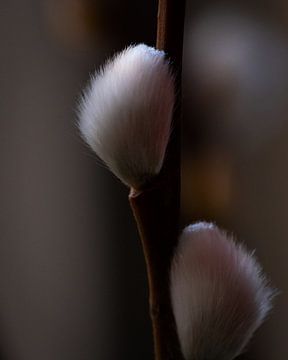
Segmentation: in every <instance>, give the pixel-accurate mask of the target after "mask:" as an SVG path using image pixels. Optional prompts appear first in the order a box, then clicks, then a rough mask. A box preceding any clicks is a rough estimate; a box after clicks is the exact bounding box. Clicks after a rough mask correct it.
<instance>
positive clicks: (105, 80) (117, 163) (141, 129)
mask: <svg viewBox="0 0 288 360" xmlns="http://www.w3.org/2000/svg"><path fill="white" fill-rule="evenodd" d="M173 107H174V77H173V75H172V74H171V72H170V68H169V62H168V61H167V60H166V59H165V54H164V52H163V51H158V50H155V49H154V48H151V47H148V46H146V45H144V44H140V45H136V46H130V47H128V48H127V49H125V50H124V51H122V52H121V53H119V54H117V55H116V56H115V57H114V58H113V59H112V60H110V61H108V62H107V63H106V65H105V66H104V67H103V68H102V70H101V71H99V72H97V73H96V74H95V75H94V76H93V77H92V80H91V82H90V84H89V86H88V88H87V89H86V91H85V93H84V96H83V98H82V101H81V103H80V107H79V128H80V131H81V133H82V136H83V138H84V139H85V141H86V142H87V143H88V144H89V145H90V146H91V148H92V149H93V150H94V151H95V153H96V154H97V155H98V156H99V157H100V158H101V159H102V160H103V161H104V162H105V163H106V164H107V165H108V167H109V168H110V170H111V171H112V172H113V173H114V174H115V175H116V176H117V177H118V178H119V179H120V180H121V181H122V182H123V183H125V184H126V185H128V186H130V187H133V188H135V189H139V188H141V186H143V185H144V184H145V183H146V182H147V181H149V180H150V178H151V177H153V176H155V175H156V174H158V173H159V172H160V170H161V167H162V164H163V160H164V156H165V151H166V147H167V143H168V140H169V135H170V127H171V120H172V113H173Z"/></svg>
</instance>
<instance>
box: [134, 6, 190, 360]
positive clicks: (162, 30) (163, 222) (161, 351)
mask: <svg viewBox="0 0 288 360" xmlns="http://www.w3.org/2000/svg"><path fill="white" fill-rule="evenodd" d="M184 8H185V1H184V0H159V8H158V31H157V48H158V49H161V50H164V51H165V52H166V53H167V55H168V56H169V58H170V59H171V66H172V68H173V70H174V74H175V77H176V92H177V99H176V106H175V109H174V116H173V125H172V126H173V132H172V134H171V139H170V143H169V146H168V149H167V155H166V160H165V162H164V165H163V169H162V171H161V173H160V175H159V176H158V177H157V178H155V179H153V181H152V182H151V183H150V184H149V186H146V188H145V189H142V190H141V191H138V192H136V191H131V193H130V196H129V200H130V204H131V207H132V210H133V213H134V216H135V218H136V221H137V225H138V229H139V233H140V236H141V240H142V245H143V249H144V255H145V260H146V264H147V274H148V281H149V292H150V294H149V296H150V312H151V319H152V326H153V334H154V346H155V358H156V360H182V359H183V356H182V354H181V351H180V346H179V341H178V337H177V333H176V328H175V320H174V317H173V313H172V309H171V301H170V280H169V277H170V275H169V274H170V265H171V259H172V256H173V253H174V249H175V246H176V244H177V237H178V231H179V229H178V223H179V207H180V140H181V139H180V137H181V135H180V118H181V107H180V103H181V68H182V66H181V65H182V44H183V28H184Z"/></svg>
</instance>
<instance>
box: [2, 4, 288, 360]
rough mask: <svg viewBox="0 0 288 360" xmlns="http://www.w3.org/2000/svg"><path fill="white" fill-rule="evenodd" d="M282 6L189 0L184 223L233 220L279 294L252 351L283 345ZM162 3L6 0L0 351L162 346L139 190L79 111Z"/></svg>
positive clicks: (286, 50)
mask: <svg viewBox="0 0 288 360" xmlns="http://www.w3.org/2000/svg"><path fill="white" fill-rule="evenodd" d="M287 10H288V9H287V4H286V2H285V1H283V0H273V1H272V0H266V1H263V0H262V1H257V0H250V1H243V0H241V1H240V0H236V1H234V2H233V5H232V4H231V2H224V1H215V0H214V1H209V0H202V1H190V0H188V1H187V15H186V26H185V44H184V60H183V118H184V119H183V129H184V131H183V151H182V223H183V225H185V224H188V223H190V222H192V221H196V220H202V219H206V220H211V221H216V222H217V223H218V224H219V225H220V226H222V227H225V228H227V229H228V230H229V231H230V232H233V233H234V234H235V235H236V236H237V237H238V238H239V239H240V240H241V241H242V242H244V243H245V244H247V246H248V247H249V248H251V249H256V254H257V256H258V258H259V259H260V261H261V263H262V264H263V267H264V269H265V271H266V273H268V274H269V277H270V278H271V280H272V282H273V284H274V286H275V287H277V288H278V289H280V291H281V294H280V295H279V296H278V298H277V300H276V301H275V308H274V310H273V312H272V314H271V316H270V318H269V320H268V321H267V322H266V323H265V324H264V326H263V327H262V328H261V329H260V330H259V331H258V332H257V335H256V336H255V337H254V339H253V341H252V343H251V345H250V347H249V349H248V351H247V353H246V354H245V355H244V356H242V357H241V359H247V360H248V359H255V360H259V359H261V360H271V359H273V360H283V359H285V358H286V357H287V355H288V345H287V339H286V338H287V333H288V311H287V300H288V295H287V290H288V284H287V270H288V265H287V263H288V261H287V259H288V245H287V241H286V239H287V238H288V227H287V214H288V187H287V183H288V119H287V115H288V109H287V106H288V101H287V100H288V65H287V64H288V41H287V39H288V15H287V14H288V12H287ZM156 16H157V1H156V0H145V1H142V0H141V1H140V0H139V1H133V0H127V1H121V0H94V1H92V0H40V1H39V0H25V1H20V0H9V1H8V0H6V1H5V0H0V41H1V50H0V51H1V53H0V54H1V56H0V166H1V173H0V174H1V175H0V199H1V201H0V357H1V360H36V359H37V360H39V359H41V360H52V359H53V360H66V359H67V360H68V359H69V360H92V359H101V360H114V359H119V360H121V359H123V360H124V359H125V360H127V359H131V360H132V359H135V358H137V359H139V360H141V359H143V360H144V359H146V360H147V359H152V358H153V350H152V338H151V331H150V323H149V316H148V304H147V296H148V295H147V284H146V277H145V267H144V261H143V258H142V254H141V249H140V242H139V238H138V235H137V231H136V228H135V224H134V222H133V218H132V215H131V211H130V209H129V207H128V203H127V195H128V190H127V189H125V187H124V186H122V185H121V184H120V183H119V181H118V180H117V179H115V178H114V177H113V176H112V175H111V174H110V173H109V172H108V171H107V170H106V169H105V167H104V166H103V165H101V164H99V162H98V161H97V159H96V158H95V156H94V155H93V154H92V152H91V151H90V150H89V149H88V148H87V147H86V146H85V144H84V143H83V141H82V140H81V139H80V137H79V133H78V130H77V126H76V118H77V116H76V109H77V101H78V99H79V95H80V92H81V89H82V88H83V86H85V84H86V82H87V80H88V79H89V74H91V73H92V72H93V71H94V70H95V69H97V68H98V66H100V64H102V63H103V62H104V61H105V59H107V57H108V56H110V55H112V54H113V53H114V52H115V51H118V50H121V49H122V48H123V47H125V46H126V45H128V44H131V43H138V42H145V43H147V44H148V45H153V44H154V43H155V36H156V35H155V34H156ZM175 31H177V29H176V30H175Z"/></svg>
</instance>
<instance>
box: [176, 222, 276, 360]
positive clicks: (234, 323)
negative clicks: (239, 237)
mask: <svg viewBox="0 0 288 360" xmlns="http://www.w3.org/2000/svg"><path fill="white" fill-rule="evenodd" d="M273 295H274V291H273V290H272V289H271V288H270V287H269V286H268V284H267V280H266V278H265V277H264V275H263V274H262V269H261V267H260V265H259V264H258V262H257V261H256V259H255V257H254V256H253V254H252V253H249V252H247V250H246V249H245V248H244V247H243V246H242V245H239V244H236V243H235V242H234V240H233V239H231V238H230V237H229V236H227V234H226V233H225V232H224V231H222V230H220V229H219V228H218V227H217V226H216V225H214V224H210V223H204V222H202V223H198V224H195V225H190V226H188V227H187V228H186V229H184V231H183V233H182V235H181V237H180V242H179V245H178V248H177V250H176V254H175V257H174V260H173V264H172V269H171V298H172V307H173V312H174V316H175V320H176V325H177V332H178V336H179V340H180V344H181V348H182V352H183V355H184V357H185V359H186V360H232V359H234V358H235V357H236V356H238V355H239V354H240V353H241V352H242V351H243V350H244V348H245V346H246V345H247V343H248V341H249V340H250V338H251V337H252V335H253V333H254V331H255V330H256V329H257V328H258V327H259V326H260V325H261V323H262V322H263V320H264V318H265V317H266V315H267V313H268V312H269V310H270V308H271V299H272V297H273Z"/></svg>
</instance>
